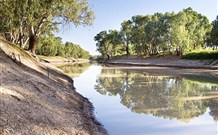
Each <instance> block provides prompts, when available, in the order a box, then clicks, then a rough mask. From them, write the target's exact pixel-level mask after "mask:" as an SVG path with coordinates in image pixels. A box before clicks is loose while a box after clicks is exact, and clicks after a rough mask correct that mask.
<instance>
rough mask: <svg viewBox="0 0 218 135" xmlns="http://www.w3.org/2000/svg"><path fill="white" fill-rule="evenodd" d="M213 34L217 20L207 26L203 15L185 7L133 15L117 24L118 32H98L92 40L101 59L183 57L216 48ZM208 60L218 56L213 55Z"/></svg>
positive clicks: (214, 34) (207, 21)
mask: <svg viewBox="0 0 218 135" xmlns="http://www.w3.org/2000/svg"><path fill="white" fill-rule="evenodd" d="M217 35H218V18H217V19H216V20H215V21H213V22H212V23H210V22H209V20H208V18H207V17H206V16H204V15H202V14H200V13H197V12H196V11H194V10H193V9H191V8H187V9H184V10H182V11H180V12H178V13H174V12H172V13H164V14H163V13H155V14H153V15H136V16H133V17H132V18H131V19H130V20H127V21H123V22H122V23H121V28H120V31H117V30H108V31H107V30H104V31H101V32H99V33H98V34H97V35H96V36H95V37H94V40H95V41H96V42H97V43H96V46H97V50H98V51H99V52H100V53H101V55H102V57H104V58H111V57H117V56H120V55H139V56H154V55H160V54H163V55H168V54H170V55H172V54H175V55H178V56H183V55H186V54H188V53H190V52H192V51H194V50H199V49H206V48H207V49H217V46H218V40H217ZM209 54H211V53H208V55H209ZM199 55H200V56H201V55H202V53H200V54H199ZM204 55H207V53H204ZM202 57H204V58H206V57H208V58H211V57H210V56H202ZM196 58H198V57H196ZM212 58H218V57H217V56H216V55H214V56H213V57H212Z"/></svg>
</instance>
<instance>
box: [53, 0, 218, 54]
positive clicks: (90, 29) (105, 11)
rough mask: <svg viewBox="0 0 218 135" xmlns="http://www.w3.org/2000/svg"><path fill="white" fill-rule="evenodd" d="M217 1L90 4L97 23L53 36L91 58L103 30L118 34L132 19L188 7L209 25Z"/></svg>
mask: <svg viewBox="0 0 218 135" xmlns="http://www.w3.org/2000/svg"><path fill="white" fill-rule="evenodd" d="M217 1H218V0H89V4H90V5H91V7H92V8H93V10H94V12H95V15H96V19H95V20H94V24H93V26H86V27H83V26H79V27H77V28H76V27H73V28H71V29H68V30H65V31H64V32H59V33H58V34H56V36H59V37H62V39H63V42H66V41H69V42H73V43H75V44H79V45H80V46H81V47H82V48H83V49H85V50H87V51H89V52H90V53H91V54H98V53H97V52H96V45H95V44H96V42H95V41H94V36H95V35H96V34H98V33H99V32H101V31H103V30H110V29H112V30H114V29H117V30H120V24H121V23H122V22H123V21H124V20H129V19H131V17H132V16H134V15H147V14H153V13H156V12H161V13H165V12H172V11H174V12H175V13H177V12H179V11H181V10H182V9H185V8H188V7H191V8H192V9H193V10H195V11H197V12H198V13H201V14H203V15H205V16H207V17H208V19H209V20H210V21H211V22H212V21H213V20H215V18H216V16H217V15H218V2H217Z"/></svg>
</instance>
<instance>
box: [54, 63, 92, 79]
mask: <svg viewBox="0 0 218 135" xmlns="http://www.w3.org/2000/svg"><path fill="white" fill-rule="evenodd" d="M89 66H90V63H75V64H69V65H62V66H59V67H58V68H60V69H61V70H62V71H64V73H66V74H68V75H69V76H71V77H78V76H79V75H80V74H82V73H83V72H84V71H86V70H87V69H88V68H89Z"/></svg>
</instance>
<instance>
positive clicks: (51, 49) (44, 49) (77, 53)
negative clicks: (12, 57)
mask: <svg viewBox="0 0 218 135" xmlns="http://www.w3.org/2000/svg"><path fill="white" fill-rule="evenodd" d="M37 44H38V45H37V48H36V54H39V55H44V56H63V57H73V58H84V59H88V58H90V54H89V52H88V51H86V50H84V49H83V48H81V47H80V46H79V45H76V44H73V43H71V42H66V43H65V44H64V43H63V42H62V39H61V38H60V37H55V36H54V35H52V34H50V35H49V36H41V37H40V39H38V43H37Z"/></svg>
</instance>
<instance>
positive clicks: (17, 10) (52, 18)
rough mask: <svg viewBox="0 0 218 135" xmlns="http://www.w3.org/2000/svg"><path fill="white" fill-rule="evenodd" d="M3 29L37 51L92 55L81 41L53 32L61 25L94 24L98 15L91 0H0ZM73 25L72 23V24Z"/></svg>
mask: <svg viewBox="0 0 218 135" xmlns="http://www.w3.org/2000/svg"><path fill="white" fill-rule="evenodd" d="M0 3H1V4H0V18H1V20H0V33H1V36H3V37H4V38H5V39H6V40H8V41H10V42H12V43H14V44H17V45H19V46H20V47H21V48H26V49H28V50H29V51H30V52H32V54H33V55H35V52H36V53H37V54H41V55H46V56H56V55H58V56H65V57H75V58H88V57H89V54H88V52H87V51H85V50H83V49H82V48H81V47H79V46H78V45H75V44H73V43H69V42H67V43H65V44H63V43H62V42H61V38H59V37H55V36H54V35H52V34H51V33H53V32H54V31H58V30H59V28H61V27H63V28H69V27H70V26H72V24H73V25H75V26H78V25H83V26H85V25H92V22H93V20H94V18H95V15H94V12H93V10H92V9H91V8H90V7H89V4H88V1H87V0H81V1H75V0H65V1H59V0H53V1H44V0H43V1H42V0H34V1H31V0H21V1H13V0H4V1H1V2H0ZM68 26H69V27H68Z"/></svg>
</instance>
